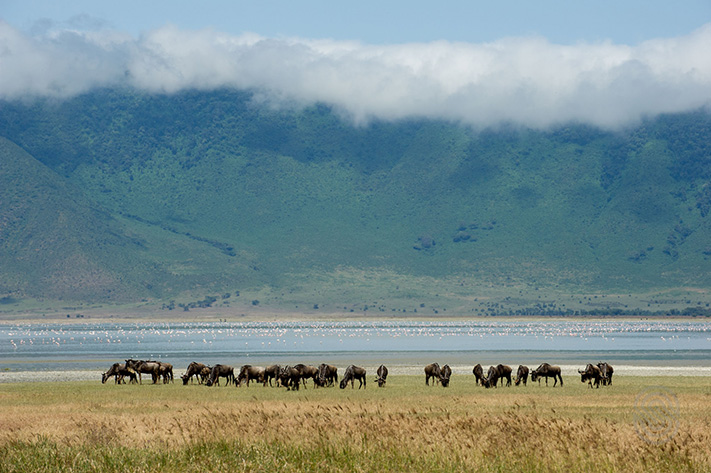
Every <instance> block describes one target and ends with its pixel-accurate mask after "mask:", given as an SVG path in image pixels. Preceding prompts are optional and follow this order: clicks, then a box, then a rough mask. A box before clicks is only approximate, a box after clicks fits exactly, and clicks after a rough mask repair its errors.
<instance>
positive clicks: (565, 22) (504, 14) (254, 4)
mask: <svg viewBox="0 0 711 473" xmlns="http://www.w3.org/2000/svg"><path fill="white" fill-rule="evenodd" d="M0 5H1V6H0V17H1V18H3V19H5V21H7V22H8V23H10V24H12V25H14V26H15V27H17V28H20V29H23V30H29V29H31V28H32V26H33V25H34V24H36V23H37V22H38V21H40V20H51V21H53V22H57V23H63V24H65V25H68V24H69V23H70V22H74V25H75V26H76V25H77V24H78V23H79V22H78V21H77V20H80V18H79V17H81V16H84V17H85V18H84V19H83V22H84V24H88V23H90V22H89V21H87V20H89V19H92V20H94V21H99V20H100V21H102V22H104V24H105V25H106V26H108V27H111V28H114V29H118V30H121V31H125V32H128V33H130V34H132V35H139V34H140V33H141V32H144V31H148V30H152V29H155V28H159V27H162V26H165V25H166V23H171V24H173V25H176V26H178V27H179V28H183V29H201V28H206V27H211V28H214V29H217V30H219V31H222V32H225V33H231V34H241V33H244V32H253V33H257V34H260V35H263V36H269V37H283V36H298V37H302V38H314V39H315V38H318V39H324V38H329V39H339V40H359V41H362V42H365V43H371V44H386V43H409V42H429V41H436V40H449V41H464V42H485V41H493V40H497V39H500V38H502V37H507V36H531V35H539V36H543V37H545V38H547V39H548V40H549V41H551V42H553V43H558V44H571V43H575V42H578V41H589V42H590V41H603V40H611V41H612V42H614V43H623V44H629V45H634V44H637V43H639V42H640V41H644V40H648V39H651V38H659V37H672V36H679V35H683V34H686V33H689V32H690V31H693V30H695V29H697V28H699V27H700V26H702V25H704V24H705V23H707V22H709V21H711V1H709V0H683V1H680V2H671V1H669V0H623V1H621V0H563V1H553V0H496V1H492V0H487V1H475V0H452V1H446V0H445V1H440V2H433V1H417V0H385V1H383V0H380V1H372V0H358V1H351V2H342V1H334V0H303V1H298V0H247V1H245V0H206V1H201V2H196V1H194V0H190V1H185V0H140V1H136V0H123V1H121V2H107V1H100V0H72V1H57V0H2V2H0ZM86 17H89V18H86Z"/></svg>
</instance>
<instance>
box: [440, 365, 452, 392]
mask: <svg viewBox="0 0 711 473" xmlns="http://www.w3.org/2000/svg"><path fill="white" fill-rule="evenodd" d="M451 377H452V368H450V367H449V365H444V366H443V367H442V369H441V370H439V382H440V383H442V387H443V388H446V387H447V386H449V378H451Z"/></svg>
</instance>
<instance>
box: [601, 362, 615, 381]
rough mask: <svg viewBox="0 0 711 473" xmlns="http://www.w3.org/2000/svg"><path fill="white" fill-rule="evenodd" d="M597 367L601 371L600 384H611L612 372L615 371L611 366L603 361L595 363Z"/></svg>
mask: <svg viewBox="0 0 711 473" xmlns="http://www.w3.org/2000/svg"><path fill="white" fill-rule="evenodd" d="M597 367H598V368H600V371H602V385H603V386H611V385H612V373H614V372H615V370H614V369H612V366H610V365H608V364H607V363H605V362H604V361H601V362H600V363H598V364H597Z"/></svg>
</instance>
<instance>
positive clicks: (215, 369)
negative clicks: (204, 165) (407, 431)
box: [101, 359, 614, 391]
mask: <svg viewBox="0 0 711 473" xmlns="http://www.w3.org/2000/svg"><path fill="white" fill-rule="evenodd" d="M424 371H425V384H426V385H428V386H429V385H430V380H431V381H432V385H433V386H434V385H435V384H440V385H441V386H442V387H445V388H446V387H447V386H449V381H450V378H451V376H452V369H451V368H450V367H449V365H446V364H445V365H443V366H442V367H440V365H439V364H438V363H430V364H428V365H427V366H425V370H424ZM472 373H473V374H474V379H475V383H476V384H477V385H481V386H484V387H485V388H492V387H493V388H495V387H496V386H497V384H500V385H501V386H504V383H506V386H511V384H512V383H513V384H514V385H516V386H519V385H520V384H521V383H523V385H524V386H525V385H526V383H527V382H528V377H529V374H530V377H531V381H533V382H536V381H538V384H539V385H540V384H541V379H542V378H545V381H546V386H548V378H553V387H555V386H556V385H557V384H558V382H559V381H560V385H561V387H562V386H563V377H562V375H561V369H560V366H554V365H550V364H548V363H542V364H541V365H540V366H538V368H536V369H534V370H529V368H528V367H527V366H524V365H519V367H518V370H517V371H516V378H515V379H513V380H512V374H513V370H512V368H511V367H510V366H508V365H504V364H499V365H492V366H490V367H489V369H488V371H487V372H486V374H484V368H483V367H482V366H481V365H480V364H477V365H476V366H474V368H473V369H472ZM578 373H579V374H580V381H581V382H583V383H584V382H586V381H587V382H588V384H589V386H590V387H591V388H592V387H593V384H594V385H595V387H596V388H599V387H600V385H601V384H602V385H603V386H611V385H612V374H613V373H614V370H613V368H612V366H610V365H609V364H608V363H606V362H600V363H598V364H596V365H593V364H592V363H590V364H588V365H587V366H586V367H585V369H583V370H578ZM142 374H150V375H151V380H152V382H153V384H156V383H158V382H159V380H161V379H162V380H163V383H172V382H173V365H171V364H170V363H165V362H162V361H145V360H133V359H128V360H126V361H125V362H124V363H114V364H113V365H112V366H111V367H110V368H109V369H108V371H106V372H105V373H103V374H102V376H101V382H102V383H106V381H107V380H108V379H109V378H110V377H111V376H113V377H114V382H115V383H117V384H120V383H125V382H126V381H125V378H128V379H129V383H142V376H141V375H142ZM387 377H388V368H387V367H386V366H385V365H380V367H379V368H378V369H377V377H376V378H375V382H376V383H377V384H378V387H381V388H382V387H384V386H385V384H386V380H387ZM220 378H224V379H225V386H228V385H234V386H237V387H239V386H242V385H245V386H249V383H250V381H254V382H256V383H260V384H262V386H267V385H269V386H281V387H285V388H286V389H287V390H294V391H297V390H299V387H301V386H303V387H304V388H306V382H307V381H308V380H312V382H313V386H314V387H330V386H335V385H336V384H337V383H338V368H337V367H336V366H334V365H331V364H327V363H322V364H320V365H319V366H312V365H305V364H302V363H299V364H296V365H293V366H292V365H287V366H280V365H271V366H267V367H263V366H252V365H243V366H242V367H241V368H239V370H237V374H236V375H235V368H233V367H232V366H229V365H222V364H216V365H213V366H208V365H205V364H202V363H197V362H192V363H190V364H189V365H188V367H187V369H186V371H185V374H183V375H182V376H181V379H182V380H183V384H184V385H186V384H189V383H191V384H192V383H194V382H197V383H198V384H204V385H206V386H219V385H220ZM355 381H358V383H359V384H358V389H360V388H363V389H365V388H366V370H365V368H362V367H360V366H355V365H349V366H348V367H347V368H346V370H345V372H344V374H343V377H342V378H341V382H340V384H339V387H340V388H341V389H345V388H346V387H347V386H348V384H349V383H350V385H351V389H354V388H355Z"/></svg>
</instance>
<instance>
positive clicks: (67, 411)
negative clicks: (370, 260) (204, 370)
mask: <svg viewBox="0 0 711 473" xmlns="http://www.w3.org/2000/svg"><path fill="white" fill-rule="evenodd" d="M422 378H423V377H421V376H392V377H391V378H390V379H389V380H388V384H387V386H386V387H385V388H383V389H378V388H377V386H376V385H375V383H373V382H372V379H373V376H369V377H368V387H367V389H365V390H362V389H361V390H358V389H357V383H356V389H355V390H353V389H351V388H350V387H349V388H347V389H345V390H340V389H338V388H327V389H312V388H311V387H310V386H309V389H306V390H303V389H302V390H301V391H298V392H287V391H286V390H284V389H278V388H268V387H267V388H264V387H261V386H260V385H252V386H250V387H249V388H247V387H241V388H235V387H232V386H230V387H224V386H220V387H213V388H208V387H205V386H200V385H188V386H182V385H179V384H175V385H155V386H153V385H140V386H136V385H121V386H116V385H113V384H108V383H107V384H106V385H101V384H100V383H98V382H96V383H84V382H67V383H27V384H22V383H18V384H5V385H0V459H1V460H0V471H3V472H5V471H8V472H9V471H13V472H14V471H102V472H105V471H150V472H153V471H294V472H309V471H319V472H323V471H344V472H345V471H348V472H350V471H378V472H380V471H422V472H424V471H427V472H437V471H446V472H452V471H484V472H494V471H507V472H511V471H514V472H515V471H526V472H529V471H533V472H536V471H541V472H542V471H560V472H588V471H589V472H593V471H594V472H598V471H608V472H613V471H625V472H650V471H683V472H702V471H704V472H705V471H710V470H711V380H710V379H709V378H702V377H684V378H670V377H633V376H627V377H617V378H616V379H615V381H614V386H611V387H605V388H601V389H589V388H588V387H587V385H583V384H581V383H580V381H579V380H577V379H574V378H572V377H568V378H567V379H566V384H565V386H564V387H563V388H559V387H557V388H553V387H548V388H546V387H545V385H541V386H538V385H537V384H536V385H531V383H529V385H528V386H527V387H510V388H501V387H500V388H498V389H490V390H485V389H483V388H481V387H476V386H475V385H474V382H473V379H472V378H471V377H463V376H462V377H458V376H455V377H453V378H452V385H451V386H450V387H449V388H447V389H444V388H442V387H439V386H436V387H427V386H425V385H424V383H423V379H422ZM653 393H659V395H660V396H666V397H667V399H669V400H671V401H672V402H671V403H670V404H668V405H667V406H668V407H667V408H665V409H654V408H652V407H650V406H649V405H647V406H646V407H645V403H646V402H647V401H649V400H650V399H652V398H653V396H652V394H653ZM656 399H660V397H659V396H657V398H656ZM669 406H670V407H669ZM640 420H646V422H640ZM667 434H669V435H667ZM667 437H668V438H667Z"/></svg>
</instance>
